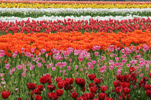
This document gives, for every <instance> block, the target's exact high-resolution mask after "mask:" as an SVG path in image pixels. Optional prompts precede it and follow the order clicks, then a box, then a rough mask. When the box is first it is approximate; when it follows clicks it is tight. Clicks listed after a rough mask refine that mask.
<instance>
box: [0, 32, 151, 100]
mask: <svg viewBox="0 0 151 100" xmlns="http://www.w3.org/2000/svg"><path fill="white" fill-rule="evenodd" d="M139 34H140V33H139ZM19 37H20V36H18V38H19ZM39 37H40V36H39ZM43 37H44V36H43ZM21 38H24V37H21ZM41 39H42V38H41ZM26 40H28V39H26ZM24 43H25V40H24ZM101 48H102V46H97V45H95V46H93V48H92V51H90V52H87V51H86V50H77V49H73V48H68V49H67V50H57V49H55V48H53V49H52V55H51V56H48V55H49V54H48V53H47V51H46V49H44V48H43V49H42V53H41V54H39V55H37V56H36V55H35V54H34V51H35V50H36V49H33V48H32V49H30V50H31V53H30V52H28V51H26V50H25V49H24V48H21V55H19V54H18V53H19V52H17V49H16V51H15V52H14V53H13V54H12V57H7V56H5V51H4V50H0V52H1V53H0V54H1V63H0V64H1V66H0V68H1V70H0V79H1V80H0V94H1V96H0V99H1V100H3V99H2V98H4V99H7V98H8V99H9V98H10V100H17V99H18V100H22V99H23V100H27V99H28V98H29V100H33V99H34V98H35V99H36V100H48V99H50V100H52V99H53V100H57V99H60V100H62V99H65V98H67V97H68V98H69V99H70V100H72V99H75V100H76V99H77V100H83V99H84V98H85V99H86V100H87V99H92V100H113V99H114V100H115V99H119V100H121V99H122V98H123V99H124V100H133V99H135V100H136V99H137V100H143V99H145V100H149V98H150V97H151V96H150V93H151V90H150V89H151V88H150V84H151V80H150V79H149V78H148V77H151V73H150V69H151V60H150V59H151V58H150V57H151V56H150V55H149V54H151V50H150V48H149V47H148V46H146V45H143V47H142V48H141V47H140V48H139V49H136V47H135V46H133V47H132V48H127V47H126V48H124V49H120V48H117V47H116V48H114V46H113V45H110V46H109V47H108V48H107V50H106V51H101V50H100V49H101ZM93 73H95V74H93ZM31 82H32V83H31ZM112 83H113V84H112ZM27 91H29V92H27ZM94 98H96V99H94ZM97 98H98V99H97Z"/></svg>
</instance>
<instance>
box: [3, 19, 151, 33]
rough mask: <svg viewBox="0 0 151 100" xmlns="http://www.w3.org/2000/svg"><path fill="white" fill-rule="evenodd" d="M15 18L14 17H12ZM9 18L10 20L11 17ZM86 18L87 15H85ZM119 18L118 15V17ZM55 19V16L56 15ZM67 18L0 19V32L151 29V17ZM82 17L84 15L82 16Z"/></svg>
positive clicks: (107, 31) (129, 30)
mask: <svg viewBox="0 0 151 100" xmlns="http://www.w3.org/2000/svg"><path fill="white" fill-rule="evenodd" d="M11 18H12V19H13V17H11ZM11 18H10V17H9V18H8V19H9V20H10V19H11ZM83 18H85V17H83ZM117 18H118V17H117ZM41 19H42V18H41ZM54 19H55V17H54ZM66 19H67V20H65V19H62V20H61V19H60V20H59V17H58V19H57V20H56V19H55V20H56V21H52V20H49V21H46V20H43V21H39V20H33V19H28V20H21V21H18V20H19V18H18V20H17V19H16V20H15V21H14V22H6V21H0V33H1V35H4V34H7V33H11V34H14V33H34V32H36V33H40V32H44V33H56V32H71V31H79V32H81V33H84V32H95V33H96V32H106V33H111V32H115V33H118V32H123V33H127V32H133V31H134V30H143V31H144V30H149V31H151V23H150V22H151V19H150V18H146V19H145V18H141V19H140V18H137V19H136V18H134V19H132V20H131V19H129V20H121V21H119V19H118V20H113V19H109V20H98V19H97V17H96V20H95V19H89V20H80V19H79V20H77V21H74V20H73V19H70V18H68V17H66ZM81 19H82V17H81Z"/></svg>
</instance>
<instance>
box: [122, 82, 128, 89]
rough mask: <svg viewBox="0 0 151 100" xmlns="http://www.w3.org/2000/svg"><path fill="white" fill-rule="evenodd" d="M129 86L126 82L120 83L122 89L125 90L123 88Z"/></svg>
mask: <svg viewBox="0 0 151 100" xmlns="http://www.w3.org/2000/svg"><path fill="white" fill-rule="evenodd" d="M129 86H130V83H128V82H123V83H122V87H123V88H125V87H129Z"/></svg>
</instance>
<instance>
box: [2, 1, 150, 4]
mask: <svg viewBox="0 0 151 100" xmlns="http://www.w3.org/2000/svg"><path fill="white" fill-rule="evenodd" d="M0 2H3V3H42V4H43V3H51V4H133V5H134V4H151V2H139V1H137V2H135V1H126V2H124V1H29V0H24V1H17V0H11V1H7V0H0Z"/></svg>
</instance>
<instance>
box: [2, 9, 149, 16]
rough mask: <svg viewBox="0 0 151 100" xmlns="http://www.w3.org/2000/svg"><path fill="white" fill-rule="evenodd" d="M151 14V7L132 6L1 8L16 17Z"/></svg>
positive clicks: (3, 11) (8, 14)
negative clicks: (123, 7)
mask: <svg viewBox="0 0 151 100" xmlns="http://www.w3.org/2000/svg"><path fill="white" fill-rule="evenodd" d="M44 15H45V16H62V17H65V16H92V17H95V16H102V17H103V16H104V17H106V16H114V17H115V16H128V15H131V16H133V15H138V16H146V17H147V16H151V8H143V9H140V8H130V9H92V8H88V9H86V8H84V9H71V8H66V9H65V8H47V9H43V8H41V9H35V8H0V16H5V17H6V16H10V17H11V16H15V17H21V18H22V17H33V18H37V17H42V16H44Z"/></svg>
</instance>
